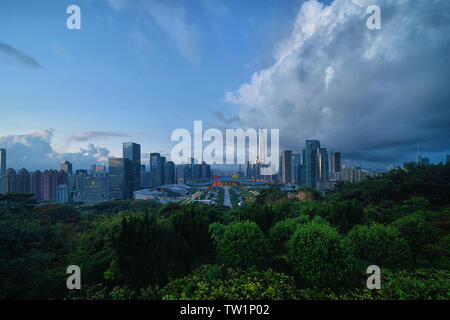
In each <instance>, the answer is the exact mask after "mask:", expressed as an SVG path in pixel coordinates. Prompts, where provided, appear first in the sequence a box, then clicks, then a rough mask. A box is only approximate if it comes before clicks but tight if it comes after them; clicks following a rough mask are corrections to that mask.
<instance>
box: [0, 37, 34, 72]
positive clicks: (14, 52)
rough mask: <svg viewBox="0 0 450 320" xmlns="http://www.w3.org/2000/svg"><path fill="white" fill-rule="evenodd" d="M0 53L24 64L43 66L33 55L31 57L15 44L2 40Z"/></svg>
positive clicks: (32, 66)
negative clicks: (15, 46)
mask: <svg viewBox="0 0 450 320" xmlns="http://www.w3.org/2000/svg"><path fill="white" fill-rule="evenodd" d="M0 55H3V56H4V57H6V58H8V59H12V60H14V61H15V62H18V63H20V64H22V65H24V66H27V67H31V68H38V69H39V68H42V66H41V64H40V63H39V62H37V61H36V60H35V59H34V58H33V57H30V56H29V55H27V54H26V53H24V52H22V51H20V50H18V49H16V48H14V47H13V46H11V45H9V44H7V43H4V42H0Z"/></svg>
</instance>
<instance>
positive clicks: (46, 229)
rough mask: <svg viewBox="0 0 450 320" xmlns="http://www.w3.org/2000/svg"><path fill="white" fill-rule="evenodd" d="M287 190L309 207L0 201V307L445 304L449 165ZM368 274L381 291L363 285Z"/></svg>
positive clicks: (285, 197)
mask: <svg viewBox="0 0 450 320" xmlns="http://www.w3.org/2000/svg"><path fill="white" fill-rule="evenodd" d="M297 192H302V193H304V194H305V193H306V194H308V197H306V198H305V197H303V198H302V200H299V199H298V198H296V197H292V194H289V192H288V191H281V190H280V189H279V188H275V187H272V188H267V189H264V190H263V191H261V192H260V193H259V195H258V196H257V197H256V198H255V199H254V201H252V202H245V203H244V204H243V205H242V206H234V207H233V208H232V209H230V208H229V207H225V206H220V205H215V206H208V205H204V204H189V205H184V206H183V205H181V204H177V203H168V204H165V205H161V204H158V203H156V202H153V201H150V200H127V201H125V200H124V201H114V202H105V203H101V204H98V205H95V206H83V205H76V204H68V205H56V204H46V205H39V204H38V203H36V202H35V201H34V200H33V199H32V197H33V195H31V194H6V195H0V299H18V300H20V299H45V300H47V299H57V300H62V299H64V300H128V299H136V300H178V299H193V300H196V299H200V300H217V299H221V300H223V299H253V300H259V299H267V300H297V299H306V300H310V299H312V300H322V299H326V300H328V299H330V300H354V299H355V300H386V299H387V300H392V299H394V300H415V299H418V300H429V299H433V300H448V299H449V298H450V291H449V289H450V271H449V268H450V260H449V259H450V257H449V253H450V236H449V227H450V202H449V196H450V164H446V165H443V164H439V165H423V166H410V167H408V168H407V169H406V170H405V169H395V170H390V171H389V172H387V173H383V174H379V175H376V176H374V177H369V178H368V179H366V180H364V181H362V182H360V183H357V184H348V183H340V184H339V185H337V187H336V189H335V190H333V191H329V192H327V193H326V194H325V195H322V194H320V193H318V192H316V191H314V190H310V189H307V188H303V189H301V190H299V191H297ZM232 197H233V198H232V201H233V203H236V202H237V200H236V199H237V198H236V196H235V195H234V194H232ZM69 265H78V266H79V267H80V270H81V282H82V286H81V289H80V290H68V289H67V287H66V279H67V277H68V276H69V275H68V274H67V273H66V269H67V267H68V266H69ZM370 265H377V266H379V267H380V269H381V289H380V290H369V289H367V287H366V280H367V277H368V275H367V273H366V269H367V267H368V266H370Z"/></svg>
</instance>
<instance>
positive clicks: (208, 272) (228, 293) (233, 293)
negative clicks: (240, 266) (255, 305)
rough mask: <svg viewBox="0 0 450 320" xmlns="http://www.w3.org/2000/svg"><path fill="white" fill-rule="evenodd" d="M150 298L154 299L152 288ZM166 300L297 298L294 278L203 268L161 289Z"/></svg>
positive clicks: (259, 272) (208, 266)
mask: <svg viewBox="0 0 450 320" xmlns="http://www.w3.org/2000/svg"><path fill="white" fill-rule="evenodd" d="M146 291H150V298H153V296H155V294H154V291H155V290H154V289H153V288H149V290H144V293H146ZM159 295H160V296H162V299H163V300H174V299H190V300H191V299H194V300H210V299H214V300H225V299H233V300H237V299H247V300H249V299H250V300H261V299H263V300H286V299H297V298H298V291H297V289H296V288H295V282H294V279H293V278H292V277H291V276H288V275H285V274H283V273H278V272H275V271H272V270H271V269H269V270H267V271H259V270H254V271H248V270H236V269H230V268H224V267H222V266H214V265H213V266H211V265H204V266H201V267H200V268H198V269H196V270H194V271H193V272H191V273H190V274H189V275H188V276H186V277H184V278H180V279H176V280H174V281H171V282H170V283H168V284H167V285H166V286H165V287H164V288H162V289H161V290H159Z"/></svg>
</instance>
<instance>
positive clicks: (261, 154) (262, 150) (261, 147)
mask: <svg viewBox="0 0 450 320" xmlns="http://www.w3.org/2000/svg"><path fill="white" fill-rule="evenodd" d="M261 131H262V130H259V140H258V142H259V143H258V158H259V161H260V162H261V163H265V161H266V135H264V134H262V132H261Z"/></svg>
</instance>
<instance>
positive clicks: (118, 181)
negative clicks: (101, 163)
mask: <svg viewBox="0 0 450 320" xmlns="http://www.w3.org/2000/svg"><path fill="white" fill-rule="evenodd" d="M132 193H133V181H132V166H131V162H130V160H129V159H128V158H110V159H109V197H110V199H111V200H121V199H129V198H131V195H132Z"/></svg>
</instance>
